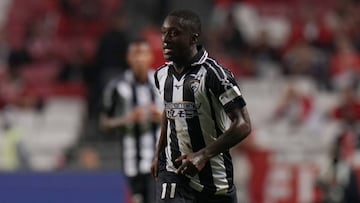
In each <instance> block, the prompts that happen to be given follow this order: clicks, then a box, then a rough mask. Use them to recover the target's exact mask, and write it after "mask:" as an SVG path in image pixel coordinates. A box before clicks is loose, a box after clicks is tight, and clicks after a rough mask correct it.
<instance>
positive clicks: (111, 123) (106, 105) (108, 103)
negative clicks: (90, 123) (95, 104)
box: [99, 80, 130, 130]
mask: <svg viewBox="0 0 360 203" xmlns="http://www.w3.org/2000/svg"><path fill="white" fill-rule="evenodd" d="M117 84H118V81H116V80H114V81H111V82H110V83H109V84H108V85H107V86H106V88H105V90H104V93H103V98H102V107H101V113H100V120H99V126H100V128H101V129H102V130H111V129H113V128H117V127H121V126H125V125H127V124H128V123H129V121H130V118H129V116H128V115H121V116H116V115H115V109H116V108H120V107H122V106H124V105H123V102H124V101H123V99H122V96H121V95H120V94H119V93H118V92H117V91H116V85H117Z"/></svg>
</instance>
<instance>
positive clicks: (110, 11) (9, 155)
mask: <svg viewBox="0 0 360 203" xmlns="http://www.w3.org/2000/svg"><path fill="white" fill-rule="evenodd" d="M175 8H190V9H192V10H195V11H197V12H198V13H199V15H200V16H201V18H202V22H203V29H204V32H203V36H202V42H203V44H204V45H205V47H206V49H208V51H209V53H210V54H211V55H212V56H213V57H214V58H217V59H218V60H220V61H221V62H222V63H223V64H224V65H225V66H226V67H228V68H229V69H230V70H232V71H233V73H234V74H235V76H236V78H238V81H239V84H240V87H241V88H242V93H243V95H244V97H245V99H246V100H247V103H248V108H249V113H250V116H251V118H252V122H253V126H254V130H253V133H252V135H251V136H250V137H249V138H248V139H247V140H246V141H245V142H244V143H241V144H240V145H239V146H237V147H236V148H235V149H234V150H233V151H232V154H233V157H234V162H235V171H236V173H235V175H236V177H235V178H236V182H237V187H238V191H239V193H238V196H239V200H240V202H249V203H262V202H264V203H265V202H269V203H296V202H299V203H309V202H322V200H323V199H326V198H327V194H328V193H327V192H326V191H331V188H332V187H333V186H334V185H340V186H341V187H344V188H347V187H348V185H351V184H350V182H352V181H351V180H353V181H355V182H359V181H360V178H359V177H360V153H359V152H360V151H359V148H360V142H359V130H360V128H359V120H360V100H359V93H360V92H359V88H358V83H359V78H360V77H359V76H360V55H359V51H360V1H358V0H272V1H266V0H213V1H211V0H197V1H190V0H182V1H176V0H128V1H126V0H1V1H0V115H1V116H0V124H1V130H0V171H2V172H1V173H0V201H1V202H23V201H21V200H15V199H16V198H20V197H16V198H15V196H16V195H15V196H11V195H8V197H7V198H8V199H6V196H4V194H10V193H11V191H12V192H14V191H30V189H29V188H31V187H32V188H33V187H34V185H35V186H38V187H39V188H40V189H39V191H40V190H41V188H42V189H43V188H44V187H47V186H48V185H50V186H49V187H47V188H54V187H51V181H50V183H49V182H48V180H52V181H54V182H57V180H58V179H59V180H61V179H62V180H63V181H64V183H63V185H62V187H61V188H68V187H67V186H66V184H69V182H66V178H64V177H63V176H61V174H64V173H65V174H66V173H67V174H68V175H69V176H70V177H67V178H69V179H71V180H74V179H75V180H79V182H82V184H84V185H88V186H89V184H88V182H86V181H85V182H84V180H85V179H88V178H89V177H88V176H86V175H87V174H88V172H89V171H91V172H92V173H93V174H94V175H93V176H90V177H93V178H94V181H95V182H96V181H99V180H104V179H106V180H107V178H108V179H109V185H113V187H112V188H119V190H118V191H119V192H118V194H117V195H118V196H116V197H115V198H114V199H116V198H119V197H120V198H123V199H122V200H114V199H112V200H110V199H109V200H108V201H107V202H116V201H118V202H119V201H120V202H121V201H123V202H128V200H126V197H128V193H127V192H123V191H126V189H125V190H122V189H121V188H122V187H121V186H119V185H117V184H116V183H111V181H110V180H111V179H113V178H109V177H104V176H106V174H108V173H113V172H117V171H118V170H119V168H120V149H119V138H118V137H116V136H113V135H110V134H105V133H103V132H101V131H100V130H99V128H98V124H97V123H98V116H99V111H100V102H101V95H102V92H101V91H102V88H103V86H104V84H105V82H106V81H107V80H109V78H110V77H111V76H113V75H115V74H121V71H123V70H124V69H125V68H126V62H125V51H126V44H127V42H128V41H129V40H130V39H131V38H132V37H133V36H141V37H144V38H146V39H147V40H149V42H150V43H151V45H152V47H153V51H154V55H155V63H154V66H153V67H154V69H155V68H156V67H158V66H159V65H161V64H162V63H163V58H162V50H161V41H160V40H161V35H160V30H159V28H160V26H161V23H162V20H163V17H164V16H165V15H166V13H167V12H169V11H171V10H173V9H175ZM338 163H344V164H343V165H344V166H345V168H346V169H347V170H345V171H347V172H348V173H346V172H345V175H344V173H342V175H343V176H342V177H339V176H341V175H336V174H337V172H336V171H337V168H338V167H337V166H338V165H339V164H338ZM349 171H353V172H354V174H353V175H349V173H350V172H349ZM46 174H47V175H46ZM334 174H335V175H334ZM346 174H347V175H346ZM350 174H352V173H350ZM28 176H29V177H28ZM44 176H48V177H47V178H46V177H45V178H44ZM80 176H81V177H83V179H81V178H79V177H80ZM95 176H97V178H96V177H95ZM39 177H42V178H43V179H42V178H39ZM114 177H116V178H118V180H119V181H123V180H122V178H121V175H120V173H119V174H117V175H114ZM344 177H345V178H344ZM346 177H350V180H349V178H346ZM9 178H10V179H9ZM31 178H35V180H37V179H38V178H39V180H42V181H33V182H32V184H25V182H27V183H29V182H28V181H30V182H31V180H30V179H31ZM10 183H12V184H10ZM45 183H47V184H45ZM9 184H10V185H11V188H14V189H15V190H10V189H9ZM59 184H62V183H59ZM74 184H75V183H74ZM352 184H353V185H354V184H355V186H353V185H351V186H349V187H350V189H349V190H351V189H354V188H355V189H354V190H358V188H357V187H356V183H352ZM75 185H76V184H75ZM80 185H81V184H79V185H77V186H79V188H81V186H80ZM90 185H91V184H90ZM100 185H104V187H103V188H102V189H101V187H100V186H98V187H97V188H96V187H94V190H95V189H96V191H98V193H101V191H103V190H104V191H108V192H109V191H110V190H109V189H108V188H110V187H105V185H107V184H106V183H105V182H103V183H100ZM52 186H54V185H52ZM69 187H70V186H69ZM89 187H90V186H89ZM73 188H76V186H73ZM99 188H100V189H99ZM60 190H62V191H68V189H60ZM32 191H33V192H34V191H36V189H33V190H32ZM8 192H10V193H8ZM112 192H115V193H116V190H113V191H112ZM357 192H358V191H357ZM53 193H54V192H51V189H49V190H48V192H44V194H43V195H44V196H46V195H48V196H51V194H53ZM27 194H30V192H29V193H27ZM33 194H40V193H36V192H34V193H33ZM64 194H70V193H68V192H65V193H64ZM81 194H82V193H81V192H78V195H80V196H81ZM88 194H91V193H88ZM104 194H105V193H104ZM30 196H31V195H25V196H23V198H30ZM107 196H108V197H109V196H111V195H107ZM88 197H89V200H80V199H78V200H73V201H71V202H83V201H88V202H102V201H97V200H99V199H97V200H96V198H95V199H94V198H92V197H91V195H89V196H88ZM4 198H5V199H4ZM63 198H64V199H63V200H64V201H63V202H66V197H63ZM68 198H69V197H68ZM104 198H105V197H104ZM335 199H336V198H335ZM42 201H43V202H57V201H46V200H36V202H42ZM350 203H351V202H350Z"/></svg>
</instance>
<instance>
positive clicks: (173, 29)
mask: <svg viewBox="0 0 360 203" xmlns="http://www.w3.org/2000/svg"><path fill="white" fill-rule="evenodd" d="M161 33H162V42H163V55H164V58H165V59H166V60H168V61H173V62H175V63H184V62H186V60H188V59H189V54H190V52H191V51H190V50H191V46H192V45H193V42H192V40H191V36H192V32H190V29H189V28H187V27H186V25H184V23H182V19H181V18H178V17H175V16H168V17H166V19H165V21H164V23H163V25H162V27H161Z"/></svg>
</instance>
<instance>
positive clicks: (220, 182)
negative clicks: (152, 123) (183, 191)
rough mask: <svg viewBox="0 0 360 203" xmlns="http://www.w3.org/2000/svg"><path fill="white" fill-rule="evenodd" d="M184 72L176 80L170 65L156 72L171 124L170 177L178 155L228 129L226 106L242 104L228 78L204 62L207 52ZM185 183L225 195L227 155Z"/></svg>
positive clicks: (228, 173)
mask: <svg viewBox="0 0 360 203" xmlns="http://www.w3.org/2000/svg"><path fill="white" fill-rule="evenodd" d="M188 68H189V71H187V72H186V73H185V74H183V75H178V74H176V73H175V70H174V67H173V64H172V63H171V62H170V63H167V64H166V65H165V66H163V67H161V68H159V69H158V70H157V71H156V73H155V83H156V85H157V88H158V90H159V93H160V95H161V97H162V98H163V100H164V103H165V111H166V114H167V118H168V121H169V122H168V131H167V132H168V134H167V136H168V137H167V140H168V143H167V147H166V157H167V158H166V169H167V171H171V172H175V171H176V169H177V167H178V166H179V164H178V163H175V162H174V160H175V159H176V158H177V157H178V156H180V155H183V154H187V153H189V152H196V151H199V150H200V149H202V148H204V147H206V146H208V145H210V144H212V143H213V142H215V141H216V139H217V138H218V137H219V136H220V135H222V134H223V132H224V131H225V130H226V129H227V128H228V127H229V125H230V123H231V121H230V119H229V118H228V116H227V114H226V110H227V109H226V107H227V106H228V104H229V103H231V102H234V101H239V99H240V101H242V102H241V103H242V106H243V105H245V102H244V101H243V99H242V96H241V93H240V89H239V87H238V85H237V83H236V82H235V79H234V77H233V75H232V73H231V72H230V71H228V70H227V69H225V68H223V67H222V66H220V65H219V64H218V63H217V62H216V61H215V60H214V59H212V58H210V57H208V53H207V52H206V51H205V50H203V49H201V50H199V53H198V55H197V56H195V60H194V61H193V63H192V65H191V67H188ZM175 75H177V77H175ZM221 98H222V99H221ZM189 178H190V186H191V187H193V188H194V189H195V190H197V191H206V192H210V193H214V194H221V193H225V192H227V191H228V189H229V188H231V187H232V185H233V169H232V162H231V157H230V154H229V152H224V153H221V154H219V155H217V156H215V157H213V158H212V159H211V160H210V161H209V162H208V163H207V164H206V166H205V168H204V169H203V170H202V171H201V172H200V173H199V174H198V175H196V176H195V177H189Z"/></svg>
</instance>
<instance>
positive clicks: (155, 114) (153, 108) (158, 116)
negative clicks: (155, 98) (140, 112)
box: [150, 104, 162, 123]
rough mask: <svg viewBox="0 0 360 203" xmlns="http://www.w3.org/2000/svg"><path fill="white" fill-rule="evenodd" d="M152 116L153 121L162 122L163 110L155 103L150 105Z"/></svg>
mask: <svg viewBox="0 0 360 203" xmlns="http://www.w3.org/2000/svg"><path fill="white" fill-rule="evenodd" d="M150 117H151V121H153V122H157V123H158V122H161V118H162V111H159V109H158V108H157V107H156V105H154V104H152V105H151V106H150Z"/></svg>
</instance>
